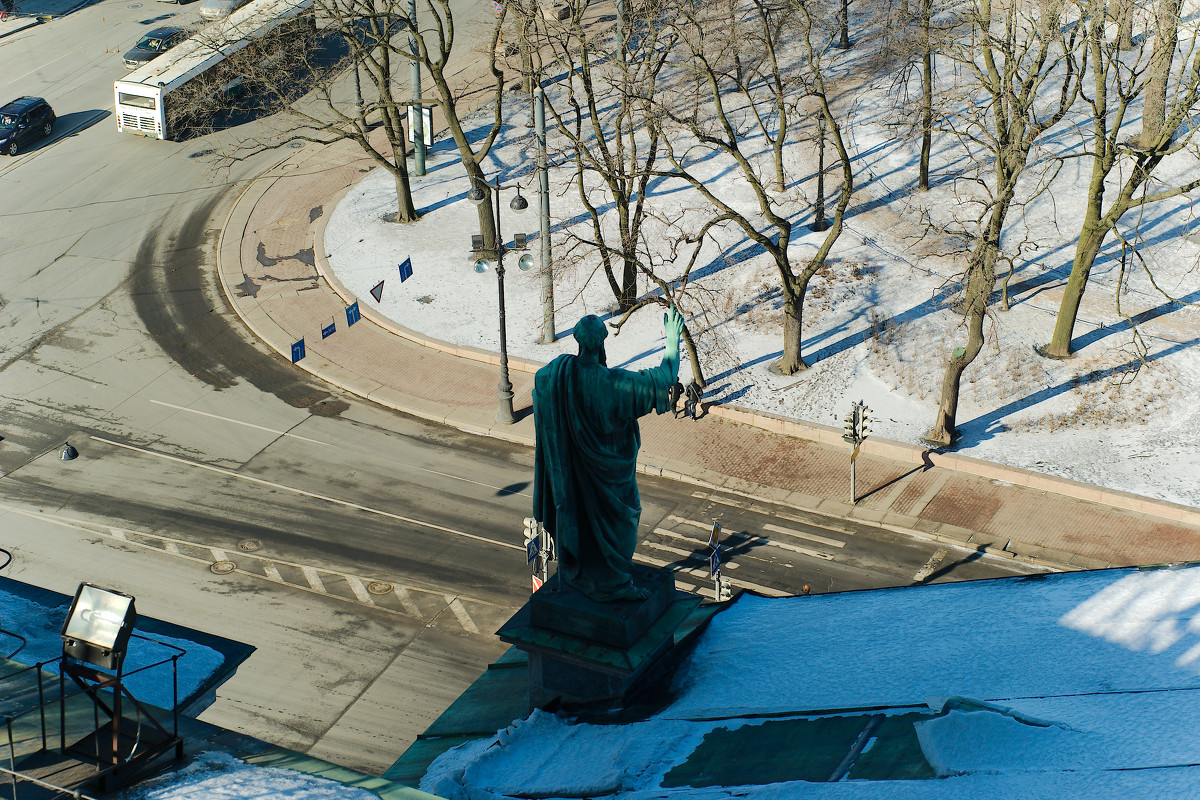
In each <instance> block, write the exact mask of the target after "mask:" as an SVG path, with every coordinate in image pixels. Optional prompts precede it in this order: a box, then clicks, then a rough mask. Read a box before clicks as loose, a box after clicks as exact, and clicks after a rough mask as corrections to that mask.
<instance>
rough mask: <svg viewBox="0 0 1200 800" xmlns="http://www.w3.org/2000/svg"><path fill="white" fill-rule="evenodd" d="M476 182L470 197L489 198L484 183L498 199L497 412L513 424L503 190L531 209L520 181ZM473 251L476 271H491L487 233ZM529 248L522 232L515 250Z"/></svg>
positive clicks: (529, 261) (476, 239)
mask: <svg viewBox="0 0 1200 800" xmlns="http://www.w3.org/2000/svg"><path fill="white" fill-rule="evenodd" d="M474 180H475V181H476V183H475V184H474V185H473V186H472V187H471V190H470V191H469V192H467V199H468V200H470V201H471V202H472V203H474V204H475V205H479V204H481V203H483V202H486V201H487V192H485V191H484V190H483V189H482V188H481V187H480V185H479V184H483V185H484V186H486V187H488V189H490V190H491V193H492V197H494V198H495V199H496V208H495V220H494V223H495V227H496V287H497V290H498V292H499V295H500V383H499V385H498V386H497V387H496V397H497V398H498V399H499V408H498V410H497V411H496V422H499V423H501V424H502V425H511V424H513V423H514V422H516V417H514V416H513V390H512V382H511V381H509V379H508V331H507V323H506V319H505V316H504V252H505V251H506V250H508V249H509V248H508V247H506V246H505V244H504V235H503V234H502V233H501V232H500V191H501V190H502V189H516V190H517V196H516V197H514V198H513V199H512V202H511V203H509V205H508V207H509V208H511V209H512V210H513V211H516V212H517V213H518V214H519V213H521V212H522V211H524V210H525V209H527V208H529V201H528V200H526V199H525V198H524V197H523V196H522V195H521V187H520V186H518V185H516V184H510V185H508V186H504V185H502V184H501V183H500V182H499V181H496V182H495V183H494V184H493V183H488V182H487V181H486V180H484V179H483V178H478V177H477V178H475V179H474ZM471 239H472V248H471V249H472V250H473V251H474V252H475V254H476V259H475V271H476V272H487V271H488V269H489V268H490V267H491V262H490V261H488V259H487V257H486V256H481V255H479V253H480V251H481V250H483V249H484V247H483V236H482V235H480V236H472V237H471ZM525 247H526V237H525V234H523V233H518V234H516V235H515V236H514V237H513V247H512V249H513V250H524V249H525ZM517 266H519V267H520V268H521V269H522V270H528V269H529V268H530V267H532V266H533V256H531V255H530V254H529V253H525V254H524V255H522V256H521V258H520V260H519V261H518V262H517Z"/></svg>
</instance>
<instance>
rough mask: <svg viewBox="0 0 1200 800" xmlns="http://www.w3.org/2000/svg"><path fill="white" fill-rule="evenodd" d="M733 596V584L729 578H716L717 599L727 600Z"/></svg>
mask: <svg viewBox="0 0 1200 800" xmlns="http://www.w3.org/2000/svg"><path fill="white" fill-rule="evenodd" d="M731 597H733V586H732V585H731V584H730V583H729V578H717V600H722V601H723V600H728V599H730V598H731Z"/></svg>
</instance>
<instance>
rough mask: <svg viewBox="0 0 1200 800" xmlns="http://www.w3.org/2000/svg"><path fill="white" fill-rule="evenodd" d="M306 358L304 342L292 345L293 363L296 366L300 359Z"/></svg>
mask: <svg viewBox="0 0 1200 800" xmlns="http://www.w3.org/2000/svg"><path fill="white" fill-rule="evenodd" d="M302 358H304V340H303V339H301V340H300V341H298V342H293V343H292V363H293V364H295V363H296V362H297V361H299V360H300V359H302Z"/></svg>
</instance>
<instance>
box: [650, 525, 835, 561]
mask: <svg viewBox="0 0 1200 800" xmlns="http://www.w3.org/2000/svg"><path fill="white" fill-rule="evenodd" d="M654 532H655V533H657V534H659V535H660V536H672V537H674V538H676V539H683V540H684V541H688V542H694V541H696V540H695V539H692V538H690V537H688V536H685V535H683V534H682V533H676V532H675V531H669V530H667V529H666V528H655V529H654ZM730 539H742V540H745V541H748V542H751V543H756V544H765V545H768V546H770V547H778V548H779V549H781V550H788V551H790V552H793V553H798V554H799V555H802V556H808V557H809V558H819V559H821V560H822V561H833V556H831V555H829V554H828V553H818V552H817V551H816V550H809V549H808V548H807V547H797V546H796V545H794V544H788V543H787V542H777V541H775V540H774V539H768V538H767V537H765V536H751V535H749V534H746V533H741V532H740V531H737V532H731V533H729V534H727V535H726V537H725V541H726V542H728V541H729V540H730ZM647 544H651V543H650V542H647ZM700 545H701V546H707V543H706V542H701V543H700Z"/></svg>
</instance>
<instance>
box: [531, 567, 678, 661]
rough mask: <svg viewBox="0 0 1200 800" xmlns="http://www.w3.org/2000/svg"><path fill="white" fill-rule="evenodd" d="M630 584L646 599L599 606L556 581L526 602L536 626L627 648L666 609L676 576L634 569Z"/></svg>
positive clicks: (663, 571)
mask: <svg viewBox="0 0 1200 800" xmlns="http://www.w3.org/2000/svg"><path fill="white" fill-rule="evenodd" d="M633 582H634V584H635V585H636V586H638V587H639V588H641V589H645V590H647V591H649V592H650V596H649V597H648V598H646V599H645V600H631V601H625V602H616V603H599V602H597V601H595V600H592V599H591V598H588V597H586V596H584V595H583V594H581V593H579V592H578V591H576V590H575V589H572V588H571V587H570V586H565V585H563V586H560V584H559V581H558V580H557V579H555V580H550V581H547V582H546V585H545V586H543V587H542V588H541V589H539V590H538V591H537V592H535V593H534V595H533V596H532V597H531V598H530V599H529V615H530V621H531V622H532V624H533V625H534V626H535V627H538V628H544V629H546V630H550V631H555V632H556V633H562V634H566V635H568V636H573V637H576V638H578V639H582V640H584V641H588V642H595V643H597V644H603V645H609V646H611V647H630V646H631V645H633V643H634V642H636V641H637V640H638V638H639V637H640V636H642V634H644V633H645V632H646V631H648V630H649V629H650V627H651V626H652V625H653V624H654V623H655V621H657V620H658V618H659V617H661V616H662V615H663V613H664V612H665V611H666V610H667V606H669V605H670V604H671V602H672V600H673V598H674V595H675V575H674V573H672V572H669V571H667V570H656V569H650V568H648V567H639V566H635V567H634V568H633Z"/></svg>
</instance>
